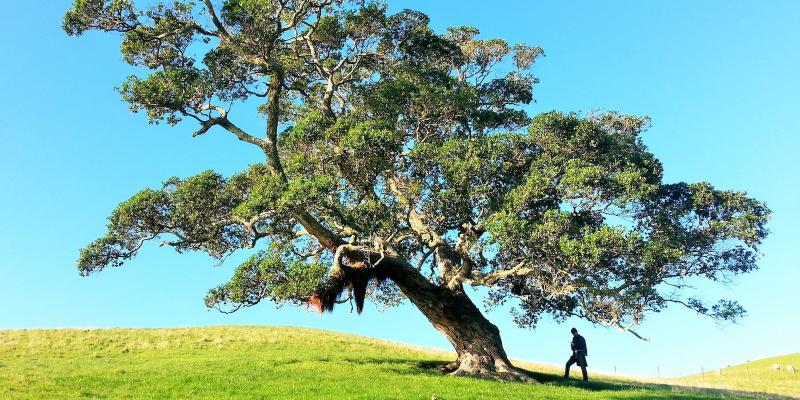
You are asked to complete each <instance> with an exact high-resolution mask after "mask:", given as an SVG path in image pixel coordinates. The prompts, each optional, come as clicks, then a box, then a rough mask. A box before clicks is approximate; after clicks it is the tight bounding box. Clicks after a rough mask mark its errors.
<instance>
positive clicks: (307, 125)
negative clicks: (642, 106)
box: [64, 0, 769, 380]
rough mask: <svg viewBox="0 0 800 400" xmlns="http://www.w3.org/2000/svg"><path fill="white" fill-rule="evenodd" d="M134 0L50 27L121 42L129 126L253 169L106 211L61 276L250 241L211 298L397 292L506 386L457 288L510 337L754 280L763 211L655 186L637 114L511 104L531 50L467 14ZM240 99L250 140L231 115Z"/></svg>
mask: <svg viewBox="0 0 800 400" xmlns="http://www.w3.org/2000/svg"><path fill="white" fill-rule="evenodd" d="M142 3H146V4H150V5H148V6H144V5H142V6H140V7H137V6H136V5H135V4H134V1H133V0H74V3H73V5H72V8H71V9H69V10H68V11H67V13H66V15H65V17H64V29H65V31H66V32H67V33H68V34H70V35H81V34H83V33H84V32H85V31H87V30H101V31H107V32H120V33H121V34H122V38H123V39H122V46H121V52H122V55H123V57H124V60H125V61H127V62H128V63H130V64H131V65H133V66H136V67H144V68H143V69H142V70H144V71H149V72H148V73H146V74H143V75H142V76H131V77H129V78H128V79H127V80H126V81H125V82H124V83H122V85H121V86H120V88H119V91H120V92H121V94H122V97H123V99H124V100H125V101H126V102H127V103H128V104H129V105H130V108H131V110H133V111H135V112H136V111H144V112H146V113H147V115H148V117H149V121H150V122H151V123H159V122H166V123H168V124H170V125H174V124H177V123H179V122H181V121H183V120H188V121H189V122H192V121H194V122H195V123H197V124H199V125H198V128H197V130H196V131H195V132H194V136H198V135H203V134H207V133H208V132H209V131H212V130H213V131H227V132H229V133H231V134H233V135H234V136H235V137H236V138H237V139H239V140H241V141H242V142H245V143H247V144H248V145H252V146H256V147H258V148H259V149H261V150H262V151H263V153H264V159H263V160H261V161H260V162H259V160H255V161H256V163H254V164H252V165H251V166H250V167H249V168H248V169H247V170H246V171H243V172H241V173H239V174H236V175H233V176H231V177H227V178H226V177H223V176H221V175H220V174H218V173H215V172H213V171H206V172H203V173H201V174H199V175H195V176H191V177H188V178H177V177H173V178H169V179H168V180H167V181H166V182H165V183H164V184H163V186H162V187H160V188H157V189H144V190H142V191H140V192H139V193H137V194H136V195H134V196H133V197H131V198H130V199H128V200H126V201H124V202H122V203H121V204H120V205H119V206H118V207H117V209H116V210H114V212H113V213H112V214H111V216H110V218H109V223H108V233H107V234H105V236H102V237H101V238H99V239H97V240H96V241H95V242H93V243H91V244H89V245H88V246H87V247H86V248H84V249H83V250H81V252H80V257H79V260H78V268H79V270H80V272H81V273H82V274H83V275H88V274H90V273H93V272H96V271H99V270H102V269H103V268H105V267H108V266H120V265H121V264H122V263H123V262H125V261H127V260H129V259H131V258H132V257H134V256H135V255H136V253H137V251H138V250H139V249H140V247H141V246H142V244H143V243H144V242H146V241H148V240H156V239H157V238H161V240H163V241H162V245H167V246H171V247H173V248H174V249H175V250H177V251H179V252H182V251H188V250H192V251H203V252H206V253H208V254H210V255H211V256H213V257H215V258H218V259H220V260H224V259H225V258H226V257H227V256H228V255H230V254H231V253H233V252H235V251H237V250H242V249H256V250H257V251H255V253H254V254H253V255H252V257H250V258H249V259H248V260H247V261H246V262H244V263H243V264H242V265H240V266H239V267H238V268H237V269H236V271H235V272H234V273H233V277H232V279H231V280H230V282H228V283H226V284H224V285H221V286H219V287H217V288H214V289H211V290H210V291H209V293H208V295H207V297H206V304H207V305H208V306H209V307H215V308H219V309H220V310H222V311H225V312H231V311H235V310H237V309H239V308H241V307H247V306H253V305H255V304H258V303H259V302H261V301H262V300H265V299H266V300H269V301H272V302H277V303H287V302H288V303H292V304H298V305H313V306H314V307H316V308H318V309H319V310H320V311H329V310H332V309H333V307H334V306H335V304H337V303H342V302H346V301H352V302H354V303H355V305H356V307H357V310H358V311H359V312H361V310H362V308H363V305H364V301H365V298H372V299H373V300H375V301H377V302H383V303H385V304H388V305H395V304H397V303H398V302H400V301H401V300H403V299H408V300H410V301H411V303H413V304H414V305H415V306H416V307H417V308H418V309H419V310H420V311H421V312H422V313H423V314H424V315H425V316H426V317H427V318H428V320H429V321H430V322H431V323H432V324H433V326H434V327H435V328H436V329H438V330H439V331H441V332H442V333H443V334H444V335H446V336H447V338H448V339H449V341H450V342H451V343H452V345H453V347H454V348H455V350H456V352H457V355H458V358H457V360H456V361H455V362H454V363H452V364H450V365H449V366H448V368H449V369H450V370H451V371H453V373H454V374H463V375H480V376H491V377H499V378H507V379H523V380H529V378H527V376H526V375H524V374H522V373H520V372H519V371H517V370H516V369H515V368H514V367H513V366H512V365H511V363H510V362H509V361H508V358H507V356H506V353H505V351H504V349H503V346H502V343H501V339H500V333H499V330H498V329H497V327H496V326H495V325H493V324H492V323H491V322H489V321H488V320H487V319H486V318H485V317H484V316H483V315H482V313H481V311H480V310H479V309H478V307H476V306H475V304H474V303H473V302H472V300H471V299H470V297H469V296H468V295H467V291H466V289H465V287H468V286H474V287H478V286H483V287H486V288H488V289H489V293H490V294H489V295H488V297H487V298H486V304H487V306H489V307H491V306H494V305H498V304H502V303H504V302H506V301H514V304H515V305H514V307H513V318H514V321H515V322H516V323H517V324H519V325H520V326H523V327H531V328H533V327H534V326H535V325H536V323H537V321H538V320H539V318H540V317H541V316H543V315H551V316H553V317H554V318H555V319H556V320H563V319H565V318H567V317H571V316H575V317H580V318H584V319H586V320H588V321H591V322H593V323H596V324H603V325H608V326H613V327H617V328H620V329H623V330H628V331H630V330H631V328H632V327H634V326H635V325H637V324H638V323H640V322H641V321H642V319H643V318H644V316H645V315H646V314H647V313H650V312H658V311H660V310H662V309H664V308H665V307H667V306H668V305H670V304H678V305H682V306H685V307H688V308H689V309H692V310H694V311H696V312H697V313H699V314H704V315H708V316H711V317H713V318H716V319H719V320H734V319H736V318H737V317H740V316H742V315H743V314H744V309H743V308H742V307H741V306H740V305H739V304H738V303H736V302H735V301H728V300H722V301H720V302H719V303H717V304H715V305H713V306H711V305H707V304H706V303H704V302H703V301H701V300H700V299H697V298H693V297H688V294H687V292H686V291H685V290H682V289H685V288H686V287H687V286H688V285H689V284H690V283H691V282H692V281H693V279H695V278H706V279H710V280H714V281H717V280H726V279H728V278H730V277H731V276H735V275H739V274H744V273H747V272H750V271H752V270H753V269H755V268H756V259H757V256H758V254H759V253H758V247H759V245H760V243H761V241H762V240H763V239H764V238H765V236H766V234H767V231H766V229H765V224H766V222H767V220H768V218H769V210H768V209H767V208H766V207H765V206H764V204H762V203H761V202H759V201H756V200H754V199H751V198H749V197H747V196H746V195H745V194H744V193H741V192H734V191H721V190H717V189H714V188H713V187H712V186H711V185H710V184H708V183H692V184H688V183H665V182H663V180H662V165H661V164H660V163H659V161H658V160H657V159H656V158H655V157H654V156H653V154H651V153H650V152H648V150H647V148H646V147H645V145H644V144H643V143H642V141H641V134H642V132H643V131H644V130H645V129H646V128H647V126H648V124H649V120H648V119H647V118H646V117H636V116H629V115H623V114H619V113H615V112H605V113H595V114H590V115H579V114H575V113H561V112H555V111H553V112H546V113H543V114H539V115H536V116H534V117H532V118H531V117H529V116H528V115H527V114H526V112H525V111H524V110H523V108H522V106H524V105H526V104H529V103H530V102H531V101H532V99H533V92H532V88H533V85H534V84H535V83H536V82H537V80H536V78H534V77H533V76H532V75H531V67H533V65H534V62H535V61H536V59H537V58H538V57H539V56H540V55H541V54H542V50H541V49H540V48H538V47H532V46H527V45H515V46H511V45H509V44H508V43H507V42H506V41H504V40H500V39H488V40H487V39H479V38H478V37H479V32H478V30H477V29H475V28H472V27H456V28H450V29H448V30H447V32H445V33H436V32H434V31H433V30H432V29H431V28H430V27H429V25H428V23H429V20H428V17H427V16H425V15H424V14H422V13H419V12H416V11H411V10H403V11H401V12H398V13H396V14H390V13H388V11H387V7H386V5H384V4H382V3H376V2H371V1H345V0H222V1H217V2H212V1H211V0H203V1H202V2H195V1H189V0H176V1H173V2H171V3H169V4H165V3H156V4H152V2H142ZM220 3H221V4H220ZM142 7H143V8H142ZM501 70H502V71H506V72H505V73H503V72H501ZM508 71H510V72H508ZM254 102H257V103H258V104H259V112H260V113H262V114H263V116H264V118H265V120H266V133H265V134H264V135H255V134H252V133H247V132H245V131H244V130H243V129H241V128H240V127H239V126H238V125H236V124H235V123H234V122H233V121H232V119H231V110H232V108H233V106H235V105H239V106H241V104H243V103H248V104H253V103H254ZM631 332H633V331H631ZM637 336H638V335H637Z"/></svg>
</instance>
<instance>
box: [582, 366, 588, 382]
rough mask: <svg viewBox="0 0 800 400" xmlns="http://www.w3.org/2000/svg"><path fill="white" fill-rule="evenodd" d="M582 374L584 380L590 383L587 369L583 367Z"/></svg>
mask: <svg viewBox="0 0 800 400" xmlns="http://www.w3.org/2000/svg"><path fill="white" fill-rule="evenodd" d="M581 372H582V373H583V380H584V381H587V382H588V381H589V373H588V372H587V371H586V367H584V366H581Z"/></svg>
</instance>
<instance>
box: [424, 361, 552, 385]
mask: <svg viewBox="0 0 800 400" xmlns="http://www.w3.org/2000/svg"><path fill="white" fill-rule="evenodd" d="M439 370H440V371H442V372H445V373H447V374H448V375H452V376H466V377H471V378H479V379H490V380H494V381H502V382H521V383H533V384H538V383H539V382H538V381H537V380H536V379H533V378H532V377H531V376H530V375H528V373H527V372H526V371H524V370H521V369H519V368H515V367H511V368H510V369H504V370H501V371H497V370H495V371H490V370H488V369H478V370H475V369H466V368H463V366H459V364H458V362H451V363H449V364H447V365H444V366H442V367H440V368H439Z"/></svg>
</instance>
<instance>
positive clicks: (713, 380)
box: [678, 353, 800, 396]
mask: <svg viewBox="0 0 800 400" xmlns="http://www.w3.org/2000/svg"><path fill="white" fill-rule="evenodd" d="M773 364H780V366H781V370H780V371H776V370H773V369H772V365H773ZM788 365H793V366H794V367H795V368H800V353H795V354H790V355H785V356H780V357H771V358H763V359H760V360H757V361H753V362H748V363H746V364H742V365H736V366H732V367H726V368H721V369H720V370H719V374H718V373H717V371H716V370H715V371H708V372H706V373H704V374H697V375H691V376H687V377H684V378H680V379H678V382H681V383H685V384H690V385H702V386H707V387H717V388H728V389H741V390H752V391H758V392H767V393H774V394H778V395H785V396H800V372H795V373H791V372H788V371H786V366H788Z"/></svg>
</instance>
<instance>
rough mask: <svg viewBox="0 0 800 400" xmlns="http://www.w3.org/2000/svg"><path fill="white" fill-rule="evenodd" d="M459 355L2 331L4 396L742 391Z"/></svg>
mask: <svg viewBox="0 0 800 400" xmlns="http://www.w3.org/2000/svg"><path fill="white" fill-rule="evenodd" d="M452 357H453V355H452V354H451V353H447V352H443V351H431V350H424V349H419V348H414V347H410V346H404V345H399V344H394V343H390V342H385V341H379V340H374V339H369V338H364V337H357V336H351V335H344V334H338V333H332V332H326V331H319V330H312V329H299V328H281V327H211V328H183V329H111V330H76V329H68V330H12V331H0V399H85V398H92V399H119V398H135V399H431V397H432V395H434V394H435V395H436V396H437V397H438V398H439V399H441V400H450V399H712V398H745V397H744V396H745V395H744V394H731V392H728V391H718V390H701V389H689V388H683V387H679V386H675V385H667V384H654V383H641V382H633V381H626V380H620V379H619V378H617V379H609V378H607V377H606V378H600V379H598V380H597V381H595V382H591V383H589V384H582V383H581V382H578V381H577V380H569V381H565V380H562V379H560V378H558V373H559V371H555V370H554V369H553V367H546V366H539V365H532V364H523V366H524V367H526V368H527V369H531V370H533V371H536V373H535V374H534V376H535V377H536V378H537V379H538V380H539V381H541V382H544V384H542V385H530V384H520V383H503V382H495V381H488V380H480V379H472V378H463V377H452V376H443V375H442V374H440V373H439V372H437V371H436V370H435V369H433V368H432V367H434V366H437V365H440V364H442V363H443V362H445V361H447V360H449V359H451V358H452ZM798 364H800V363H798ZM691 383H694V382H691Z"/></svg>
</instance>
